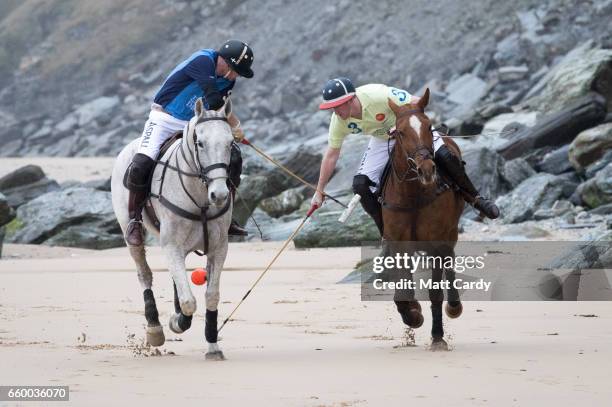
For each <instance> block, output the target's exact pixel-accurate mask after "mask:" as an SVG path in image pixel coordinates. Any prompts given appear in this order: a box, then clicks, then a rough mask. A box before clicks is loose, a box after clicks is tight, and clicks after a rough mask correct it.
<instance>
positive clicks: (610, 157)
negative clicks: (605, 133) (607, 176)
mask: <svg viewBox="0 0 612 407" xmlns="http://www.w3.org/2000/svg"><path fill="white" fill-rule="evenodd" d="M611 162H612V151H607V152H606V153H605V154H604V156H603V157H601V158H600V159H599V160H597V161H595V162H594V163H592V164H590V165H589V166H588V167H586V169H585V171H584V176H585V177H586V178H593V177H594V176H595V174H597V172H599V171H600V170H602V169H603V168H604V167H605V166H606V165H608V164H609V163H611Z"/></svg>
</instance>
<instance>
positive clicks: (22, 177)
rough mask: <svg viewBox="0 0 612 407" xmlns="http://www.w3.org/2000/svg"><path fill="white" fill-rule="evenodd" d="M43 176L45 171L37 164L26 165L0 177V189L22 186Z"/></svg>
mask: <svg viewBox="0 0 612 407" xmlns="http://www.w3.org/2000/svg"><path fill="white" fill-rule="evenodd" d="M43 178H45V173H44V172H43V170H42V168H40V167H39V166H38V165H26V166H25V167H21V168H18V169H16V170H15V171H13V172H11V173H9V174H6V175H5V176H4V177H2V178H0V191H5V190H7V189H11V188H15V187H22V186H24V185H27V184H32V183H34V182H36V181H40V180H41V179H43Z"/></svg>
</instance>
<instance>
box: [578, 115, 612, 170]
mask: <svg viewBox="0 0 612 407" xmlns="http://www.w3.org/2000/svg"><path fill="white" fill-rule="evenodd" d="M611 149H612V123H605V124H601V125H599V126H597V127H593V128H591V129H588V130H585V131H583V132H581V133H580V134H578V136H576V138H575V139H574V141H572V144H571V145H570V146H569V161H570V162H571V164H572V165H573V166H574V168H575V169H576V170H577V171H580V170H582V169H584V167H586V166H588V165H589V164H592V163H594V162H595V161H597V160H599V159H600V158H602V157H603V156H604V154H605V153H606V152H607V151H608V150H611Z"/></svg>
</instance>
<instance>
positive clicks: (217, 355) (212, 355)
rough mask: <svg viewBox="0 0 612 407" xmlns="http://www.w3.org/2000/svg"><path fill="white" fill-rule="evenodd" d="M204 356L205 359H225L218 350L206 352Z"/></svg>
mask: <svg viewBox="0 0 612 407" xmlns="http://www.w3.org/2000/svg"><path fill="white" fill-rule="evenodd" d="M204 356H205V358H206V360H213V361H220V360H225V356H224V355H223V352H222V351H220V350H217V351H214V352H206V355H204Z"/></svg>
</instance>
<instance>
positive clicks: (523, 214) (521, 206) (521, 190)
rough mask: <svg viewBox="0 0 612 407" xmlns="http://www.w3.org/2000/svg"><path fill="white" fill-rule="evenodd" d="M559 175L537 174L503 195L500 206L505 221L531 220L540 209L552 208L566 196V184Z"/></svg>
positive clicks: (498, 203)
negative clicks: (564, 184) (563, 183)
mask: <svg viewBox="0 0 612 407" xmlns="http://www.w3.org/2000/svg"><path fill="white" fill-rule="evenodd" d="M560 181H561V179H560V177H559V176H556V175H552V174H546V173H541V174H536V175H534V176H533V177H530V178H528V179H526V180H524V181H523V182H521V183H520V184H519V185H518V186H517V187H516V188H515V189H514V190H513V191H512V192H510V193H508V194H506V195H504V196H501V197H499V198H498V199H497V201H496V203H497V205H498V206H499V209H500V211H501V216H502V222H503V223H518V222H523V221H526V220H529V219H531V218H532V217H533V214H534V213H535V212H536V211H537V210H538V209H546V208H550V207H551V206H552V205H553V203H554V202H555V201H556V200H558V199H560V198H562V197H563V196H564V186H563V185H562V183H561V182H560Z"/></svg>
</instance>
